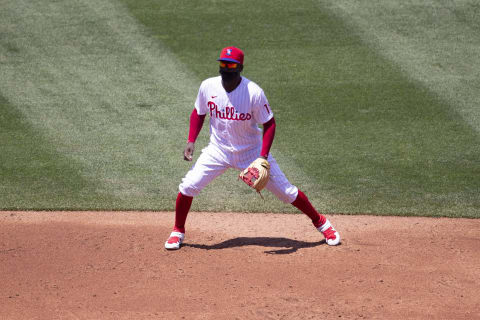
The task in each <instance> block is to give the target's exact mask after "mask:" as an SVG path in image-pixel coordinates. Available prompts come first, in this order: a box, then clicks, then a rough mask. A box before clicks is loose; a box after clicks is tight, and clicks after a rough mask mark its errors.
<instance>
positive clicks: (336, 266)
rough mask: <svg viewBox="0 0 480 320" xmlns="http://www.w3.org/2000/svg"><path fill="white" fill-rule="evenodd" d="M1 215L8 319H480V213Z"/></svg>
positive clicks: (3, 315)
mask: <svg viewBox="0 0 480 320" xmlns="http://www.w3.org/2000/svg"><path fill="white" fill-rule="evenodd" d="M329 218H330V220H331V221H332V223H333V224H334V225H335V227H336V228H337V230H338V231H339V232H340V233H341V235H342V238H343V244H342V245H340V246H338V247H329V246H327V245H326V244H325V242H324V240H323V238H322V236H321V234H320V233H318V232H317V231H316V230H315V229H314V228H313V226H312V225H311V224H310V222H309V221H308V219H307V218H306V217H305V216H303V215H301V214H297V215H292V214H238V213H237V214H233V213H197V212H195V213H191V214H190V215H189V221H188V224H187V229H188V233H187V238H186V242H185V245H184V246H183V247H182V248H181V250H179V251H174V252H171V251H166V250H164V248H163V245H164V242H165V240H166V238H167V237H168V235H169V233H170V230H171V226H172V223H173V213H166V212H2V213H0V270H1V272H0V284H1V285H0V319H16V320H17V319H480V293H479V292H480V291H479V290H480V220H468V219H433V218H400V217H371V216H341V215H335V216H329Z"/></svg>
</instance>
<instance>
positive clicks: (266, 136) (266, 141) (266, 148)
mask: <svg viewBox="0 0 480 320" xmlns="http://www.w3.org/2000/svg"><path fill="white" fill-rule="evenodd" d="M275 127H276V124H275V118H272V119H270V120H269V121H267V122H265V123H264V124H263V141H262V151H261V152H260V156H261V157H268V153H269V152H270V148H271V147H272V144H273V138H274V137H275Z"/></svg>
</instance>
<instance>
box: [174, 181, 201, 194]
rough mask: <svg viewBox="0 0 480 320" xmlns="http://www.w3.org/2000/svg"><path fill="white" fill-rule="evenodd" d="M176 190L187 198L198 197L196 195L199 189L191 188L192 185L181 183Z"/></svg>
mask: <svg viewBox="0 0 480 320" xmlns="http://www.w3.org/2000/svg"><path fill="white" fill-rule="evenodd" d="M178 190H179V191H180V192H181V193H182V194H183V195H185V196H188V197H196V196H198V194H199V193H200V191H201V190H200V189H198V188H197V187H195V186H193V185H190V184H188V183H185V182H182V183H181V184H180V185H179V186H178Z"/></svg>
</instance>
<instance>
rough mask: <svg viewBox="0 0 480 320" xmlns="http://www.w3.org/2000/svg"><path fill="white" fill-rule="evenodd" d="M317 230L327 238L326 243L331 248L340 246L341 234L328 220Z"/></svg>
mask: <svg viewBox="0 0 480 320" xmlns="http://www.w3.org/2000/svg"><path fill="white" fill-rule="evenodd" d="M317 230H318V231H320V232H321V233H322V234H323V236H324V237H325V242H327V244H328V245H329V246H336V245H338V244H340V234H339V233H338V231H337V230H335V228H334V227H333V226H332V224H331V223H330V221H328V219H327V221H325V223H324V224H323V225H321V226H320V227H318V228H317Z"/></svg>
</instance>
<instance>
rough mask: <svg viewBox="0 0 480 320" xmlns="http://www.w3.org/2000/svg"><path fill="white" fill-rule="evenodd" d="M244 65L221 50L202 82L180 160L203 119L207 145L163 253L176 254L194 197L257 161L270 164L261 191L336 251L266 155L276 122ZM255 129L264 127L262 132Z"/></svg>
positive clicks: (185, 185) (329, 229)
mask: <svg viewBox="0 0 480 320" xmlns="http://www.w3.org/2000/svg"><path fill="white" fill-rule="evenodd" d="M243 60H244V54H243V52H242V50H240V49H238V48H236V47H227V48H224V49H222V51H221V53H220V58H219V59H217V61H219V64H220V70H219V73H220V76H217V77H213V78H209V79H206V80H204V81H203V82H202V84H201V85H200V89H199V91H198V96H197V99H196V101H195V107H194V109H193V111H192V113H191V115H190V129H189V134H188V140H187V145H186V147H185V150H184V159H185V160H186V161H192V159H193V152H194V146H195V141H196V139H197V137H198V134H199V133H200V130H201V129H202V125H203V122H204V120H205V117H206V116H207V115H208V116H209V117H210V142H209V144H208V145H207V147H205V148H204V149H203V150H202V153H201V155H200V157H199V158H198V160H197V161H196V163H195V164H194V165H193V166H192V168H191V169H190V171H188V173H187V174H186V176H185V177H184V178H183V180H182V183H181V184H180V186H179V191H180V192H179V193H178V196H177V200H176V206H175V225H174V227H173V232H172V233H171V234H170V237H169V238H168V240H167V241H166V242H165V248H166V249H169V250H176V249H179V248H180V247H181V245H182V242H183V241H184V239H185V221H186V219H187V215H188V212H189V210H190V206H191V204H192V200H193V197H195V196H197V195H198V194H199V193H200V191H201V190H202V189H203V188H204V187H205V186H207V185H208V184H209V183H210V182H211V181H213V179H215V178H216V177H218V176H219V175H221V174H222V173H223V172H225V171H226V170H227V169H228V168H234V169H237V170H244V169H245V168H247V167H249V165H250V164H251V163H252V162H253V161H254V160H256V159H258V158H262V159H261V161H264V160H267V161H268V163H269V164H270V178H269V180H268V183H267V184H266V187H265V188H266V189H268V190H270V191H271V192H272V193H273V194H274V195H275V196H277V198H278V199H280V200H281V201H283V202H285V203H291V204H292V205H293V206H295V207H296V208H298V209H299V210H300V211H301V212H303V213H304V214H306V215H307V216H308V217H309V218H310V219H311V220H312V223H313V225H314V226H315V228H317V229H318V231H320V232H321V233H322V234H323V236H324V237H325V240H326V243H327V244H328V245H331V246H334V245H338V244H339V243H340V235H339V233H338V232H337V231H336V230H335V229H334V227H333V226H332V224H331V223H330V221H329V220H328V219H327V218H326V217H325V216H324V215H322V214H320V213H318V212H317V211H316V210H315V208H314V207H313V206H312V204H311V203H310V201H309V200H308V198H307V196H306V195H305V194H304V193H303V192H302V191H300V190H299V189H298V188H297V187H296V186H294V185H292V184H291V183H290V182H289V181H288V180H287V178H286V177H285V175H284V174H283V172H282V171H281V170H280V168H279V166H278V164H277V162H276V161H275V158H274V157H273V156H272V155H271V154H270V147H271V146H272V143H273V139H274V136H275V128H276V125H275V118H274V117H273V112H272V109H271V108H270V105H269V103H268V100H267V98H266V97H265V94H264V92H263V90H262V89H261V88H260V87H259V86H258V85H257V84H256V83H254V82H253V81H250V80H249V79H247V78H245V77H242V76H241V75H240V73H241V72H242V70H243ZM258 125H262V126H263V131H262V130H261V129H260V128H259V127H258Z"/></svg>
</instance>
